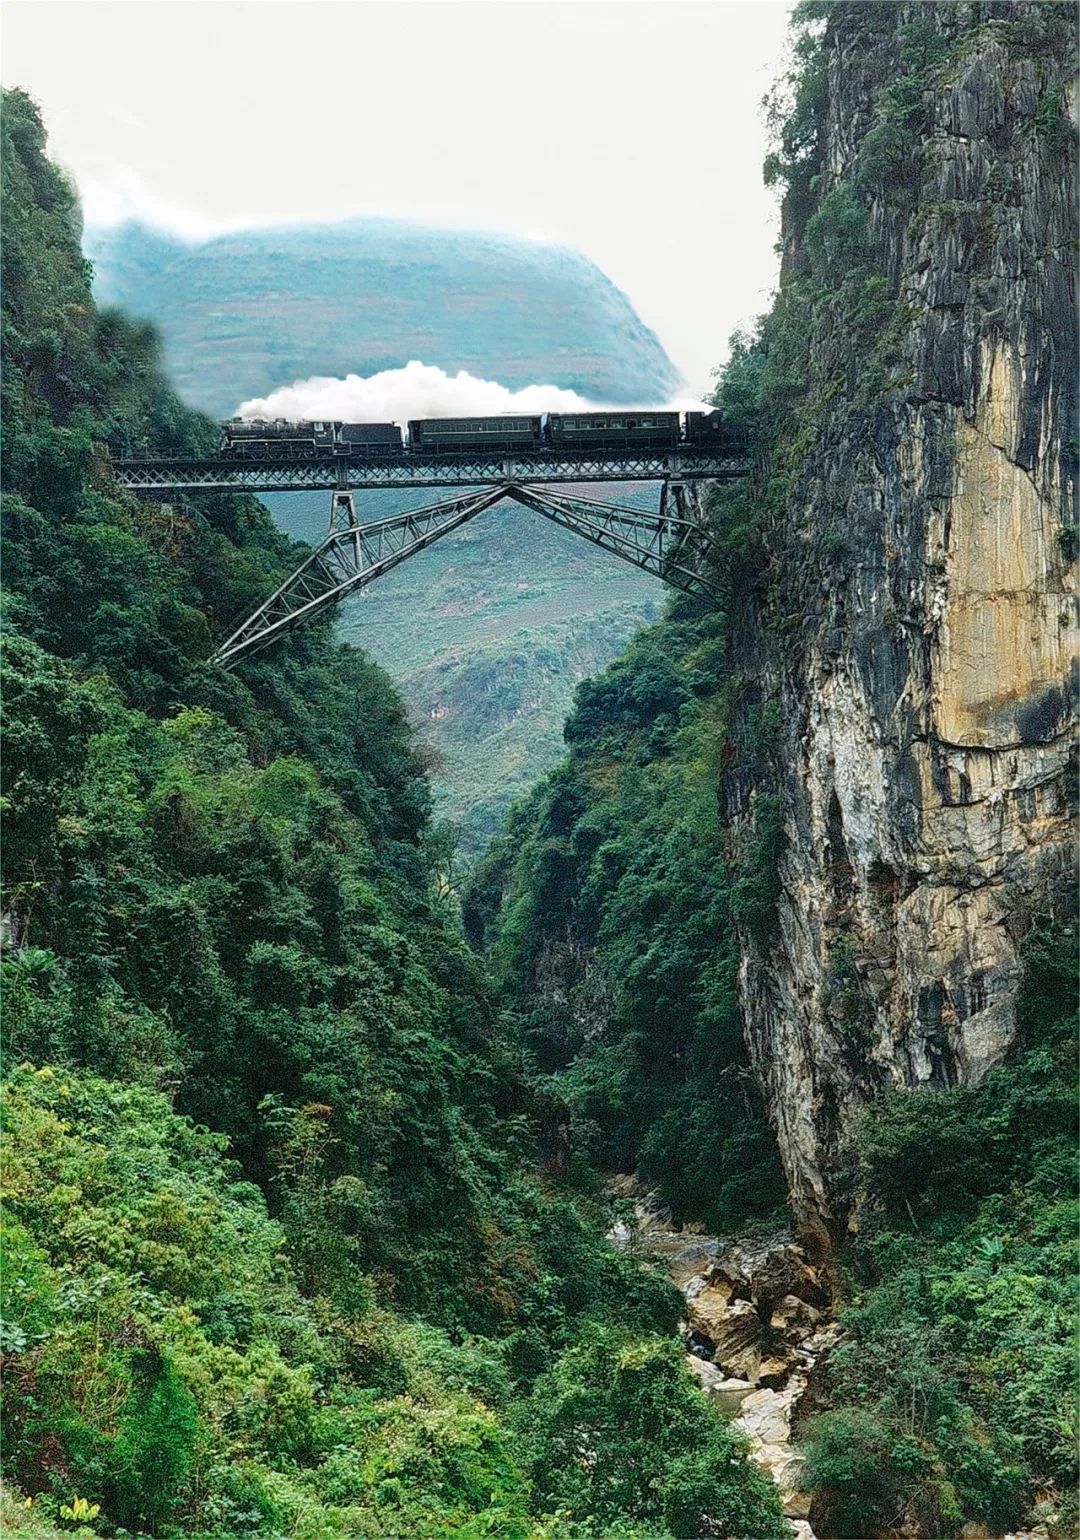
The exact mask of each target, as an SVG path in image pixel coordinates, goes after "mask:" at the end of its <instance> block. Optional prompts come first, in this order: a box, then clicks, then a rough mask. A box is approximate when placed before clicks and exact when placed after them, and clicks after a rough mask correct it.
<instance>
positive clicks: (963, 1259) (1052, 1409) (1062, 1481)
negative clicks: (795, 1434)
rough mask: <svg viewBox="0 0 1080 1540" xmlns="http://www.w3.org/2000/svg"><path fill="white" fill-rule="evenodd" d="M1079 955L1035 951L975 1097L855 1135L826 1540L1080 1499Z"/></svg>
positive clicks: (930, 1098) (890, 1102)
mask: <svg viewBox="0 0 1080 1540" xmlns="http://www.w3.org/2000/svg"><path fill="white" fill-rule="evenodd" d="M1074 955H1075V949H1074V948H1073V947H1072V946H1071V945H1069V944H1068V942H1067V938H1062V937H1061V936H1059V935H1057V934H1055V933H1054V932H1052V931H1048V932H1045V933H1044V932H1042V931H1035V932H1033V933H1032V935H1031V936H1030V937H1029V940H1028V945H1027V981H1026V986H1025V991H1024V996H1023V999H1022V1001H1021V1010H1020V1022H1021V1028H1020V1033H1019V1035H1018V1039H1017V1043H1016V1045H1015V1047H1014V1049H1013V1052H1012V1054H1011V1056H1010V1058H1009V1060H1008V1061H1007V1062H1006V1063H1005V1064H1004V1065H1002V1066H1001V1067H999V1068H998V1069H996V1070H994V1071H992V1073H991V1074H990V1075H989V1076H988V1077H987V1079H986V1080H985V1081H984V1082H983V1084H982V1085H980V1086H978V1087H977V1088H963V1087H957V1088H955V1089H953V1090H951V1091H947V1092H943V1093H933V1092H923V1093H919V1094H915V1095H911V1094H907V1095H901V1094H895V1093H894V1094H893V1095H892V1096H890V1097H889V1098H887V1099H886V1100H885V1101H884V1102H883V1103H882V1104H880V1105H878V1106H876V1107H874V1109H873V1111H872V1112H870V1113H868V1114H867V1115H866V1117H865V1119H864V1122H863V1125H862V1127H861V1130H860V1134H859V1139H858V1168H857V1169H856V1170H854V1171H853V1172H852V1176H853V1179H854V1180H856V1181H857V1183H858V1185H859V1186H860V1187H861V1188H862V1190H863V1191H864V1192H865V1193H866V1194H867V1195H868V1197H867V1201H866V1202H865V1203H864V1205H863V1208H862V1223H861V1226H860V1231H859V1234H858V1236H857V1238H856V1239H855V1241H853V1242H852V1243H851V1245H850V1246H849V1247H848V1249H847V1254H846V1257H845V1265H846V1266H847V1268H848V1269H849V1270H850V1275H851V1276H850V1299H849V1303H848V1305H847V1307H846V1309H845V1311H844V1313H843V1321H844V1325H845V1327H846V1329H847V1333H848V1338H847V1341H846V1342H845V1343H844V1345H843V1346H842V1347H841V1348H840V1349H839V1350H838V1351H837V1353H836V1355H835V1358H834V1361H833V1366H832V1371H831V1379H832V1386H831V1389H832V1395H833V1397H834V1399H835V1401H837V1402H838V1403H840V1406H841V1408H842V1409H838V1410H835V1411H831V1412H827V1413H825V1414H824V1415H823V1416H822V1417H820V1418H819V1419H818V1420H817V1421H816V1423H814V1424H813V1425H812V1427H811V1430H810V1439H809V1465H808V1474H809V1478H810V1482H811V1484H812V1486H813V1487H814V1489H815V1490H816V1491H817V1493H818V1502H819V1504H820V1511H821V1517H822V1520H823V1524H824V1527H825V1528H826V1530H827V1532H828V1533H830V1534H835V1535H851V1536H862V1535H867V1534H879V1533H882V1532H884V1531H886V1530H890V1529H892V1528H893V1526H894V1525H895V1524H896V1523H897V1522H898V1521H899V1520H900V1519H901V1518H907V1519H908V1520H910V1519H914V1520H915V1521H916V1522H917V1523H918V1525H919V1528H920V1531H921V1532H922V1533H924V1534H934V1535H938V1534H940V1535H945V1534H953V1533H956V1532H957V1531H958V1529H959V1527H960V1526H961V1525H962V1524H963V1523H964V1522H965V1521H967V1522H974V1523H980V1524H985V1525H987V1526H988V1527H989V1528H990V1529H991V1531H992V1532H994V1533H1001V1532H1003V1531H1004V1530H1005V1529H1008V1528H1011V1527H1013V1526H1015V1525H1018V1524H1019V1523H1020V1522H1021V1520H1022V1519H1023V1518H1024V1516H1025V1514H1026V1512H1027V1510H1028V1508H1029V1506H1030V1503H1031V1499H1032V1496H1033V1494H1034V1493H1036V1492H1038V1491H1039V1490H1042V1489H1045V1488H1050V1489H1054V1488H1056V1489H1057V1490H1058V1491H1060V1492H1062V1493H1066V1494H1071V1493H1073V1492H1074V1491H1075V1486H1076V1477H1077V1470H1076V1445H1077V1426H1076V1338H1075V1310H1076V1254H1075V1241H1076V1203H1075V1166H1076V1099H1075V1094H1074V1091H1073V1084H1074V1078H1075V1066H1076V1042H1077V1039H1076V1021H1075V968H1074ZM1074 1520H1075V1511H1072V1512H1070V1511H1068V1509H1067V1511H1066V1513H1065V1514H1063V1515H1062V1516H1061V1518H1060V1519H1059V1524H1060V1529H1061V1533H1063V1534H1069V1533H1073V1532H1074V1531H1073V1528H1072V1523H1073V1521H1074Z"/></svg>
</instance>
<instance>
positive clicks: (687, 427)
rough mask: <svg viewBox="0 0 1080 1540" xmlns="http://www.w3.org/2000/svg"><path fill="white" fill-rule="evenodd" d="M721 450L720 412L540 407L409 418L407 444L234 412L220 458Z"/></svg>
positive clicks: (374, 429)
mask: <svg viewBox="0 0 1080 1540" xmlns="http://www.w3.org/2000/svg"><path fill="white" fill-rule="evenodd" d="M680 446H687V447H689V448H694V449H713V450H716V451H722V450H724V449H727V448H730V449H732V450H735V449H737V448H738V447H740V446H739V445H737V444H736V443H735V442H734V441H733V439H732V436H731V433H730V431H729V430H728V429H727V428H726V427H725V424H724V421H723V418H722V416H721V414H720V413H719V412H684V413H682V414H681V415H680V413H678V412H653V411H642V410H633V409H628V410H625V411H624V410H622V409H621V408H620V409H618V410H614V411H608V412H544V413H542V414H541V415H539V416H536V417H513V416H504V417H428V418H422V419H418V420H415V421H412V422H410V423H409V424H408V441H407V444H406V441H405V439H404V438H403V436H402V432H401V429H400V428H399V427H398V425H397V424H396V423H381V422H328V421H327V422H286V421H284V420H283V419H278V420H277V421H275V422H265V421H260V420H258V419H256V420H251V421H246V420H244V419H242V418H238V417H234V418H233V419H232V420H231V421H230V422H227V423H225V424H224V425H223V428H222V438H221V449H220V452H221V454H222V455H223V456H226V457H227V458H229V459H239V460H266V459H276V460H280V459H290V460H293V459H295V460H310V459H324V458H326V457H328V456H330V457H338V456H340V457H341V458H342V459H349V460H359V459H372V460H377V459H390V458H394V457H397V456H400V455H402V454H404V453H405V452H406V450H407V452H408V453H409V454H412V455H425V456H433V455H454V456H458V457H463V456H466V455H474V456H483V455H487V454H503V453H521V452H523V451H524V452H526V453H527V452H529V451H533V452H545V451H546V452H548V453H551V452H553V451H554V452H557V451H559V450H560V449H567V450H573V451H574V452H575V453H581V452H582V451H584V452H586V453H588V452H590V451H591V452H594V453H597V454H612V453H615V454H626V453H627V452H631V453H632V452H634V451H635V450H641V451H645V450H664V449H678V448H679V447H680Z"/></svg>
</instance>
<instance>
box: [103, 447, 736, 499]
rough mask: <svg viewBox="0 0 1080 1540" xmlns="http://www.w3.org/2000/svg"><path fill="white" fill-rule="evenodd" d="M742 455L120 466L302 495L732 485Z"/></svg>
mask: <svg viewBox="0 0 1080 1540" xmlns="http://www.w3.org/2000/svg"><path fill="white" fill-rule="evenodd" d="M749 468H750V465H749V460H748V459H747V457H746V456H745V455H739V454H732V453H727V454H723V455H720V454H716V453H713V452H711V451H708V452H706V451H701V452H698V451H695V450H690V449H678V450H672V451H663V450H660V451H655V452H653V451H649V452H646V453H638V454H631V453H627V454H593V453H589V454H586V453H580V454H574V453H572V452H569V451H562V452H558V453H556V452H552V451H548V452H543V453H535V454H515V455H482V456H478V455H475V454H465V455H439V456H433V457H431V458H428V457H427V456H424V455H411V454H403V455H401V456H400V457H398V458H395V459H385V460H353V461H350V460H347V459H345V458H343V457H339V458H337V459H325V460H288V459H280V460H274V459H267V460H232V459H227V458H226V459H220V458H216V457H215V458H213V459H210V458H208V459H203V460H118V461H116V462H115V464H114V466H113V470H114V474H115V476H116V479H117V481H118V482H119V483H120V485H121V486H124V487H128V488H130V489H131V490H132V491H134V492H142V493H147V494H153V493H155V492H165V491H190V492H197V491H208V492H214V491H222V492H229V491H232V492H243V491H249V492H306V491H319V490H322V489H324V488H325V489H327V490H338V491H345V490H348V489H350V488H351V489H353V490H361V489H367V490H374V489H377V488H379V487H479V486H505V485H506V484H507V483H508V482H514V483H515V484H517V485H519V486H520V485H535V484H538V483H559V482H561V483H566V482H585V481H597V482H602V481H667V480H670V479H675V480H678V481H730V480H732V479H733V478H735V477H739V476H745V475H747V474H748V471H749Z"/></svg>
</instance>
